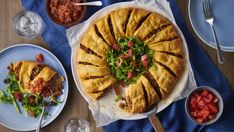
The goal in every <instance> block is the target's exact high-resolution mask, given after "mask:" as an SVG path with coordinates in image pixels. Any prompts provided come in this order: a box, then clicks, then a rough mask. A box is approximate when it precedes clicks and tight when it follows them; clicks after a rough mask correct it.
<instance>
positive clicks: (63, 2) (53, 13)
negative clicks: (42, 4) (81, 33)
mask: <svg viewBox="0 0 234 132" xmlns="http://www.w3.org/2000/svg"><path fill="white" fill-rule="evenodd" d="M82 2H85V0H46V11H47V14H48V16H49V18H50V19H51V20H52V21H53V22H55V23H56V24H59V25H62V26H65V27H71V26H73V25H75V24H78V23H80V22H81V21H82V19H83V18H84V15H85V12H86V6H79V5H74V4H73V3H82Z"/></svg>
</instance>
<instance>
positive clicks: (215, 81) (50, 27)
mask: <svg viewBox="0 0 234 132" xmlns="http://www.w3.org/2000/svg"><path fill="white" fill-rule="evenodd" d="M89 1H93V0H89ZM102 1H103V7H104V6H107V5H110V4H112V3H116V2H121V1H125V0H102ZM21 2H22V4H23V6H24V8H25V10H31V11H34V12H36V13H38V14H39V15H40V16H41V17H42V19H43V20H44V23H45V30H44V32H43V33H42V37H43V39H44V40H45V42H46V43H47V44H48V46H49V48H50V49H51V51H52V52H53V53H54V54H55V55H56V56H57V57H58V58H59V59H60V61H61V62H62V63H63V64H64V65H65V67H66V69H67V70H68V71H70V65H71V64H70V55H71V49H70V47H69V44H68V40H67V38H66V28H64V27H62V26H59V25H57V24H55V23H53V22H52V21H51V20H50V19H49V18H48V16H47V13H46V9H45V0H30V1H29V0H21ZM169 2H170V5H171V9H172V12H173V14H174V17H175V20H176V22H177V25H178V26H179V27H180V29H181V30H182V32H183V34H184V36H185V39H186V41H187V44H188V48H189V54H190V63H191V66H192V69H193V72H194V75H195V79H196V82H197V85H198V86H202V85H206V86H211V87H214V88H215V89H216V90H217V91H218V92H219V93H220V94H221V96H222V98H223V101H224V111H223V114H222V116H221V118H220V119H219V120H218V121H217V122H216V123H214V124H212V125H209V126H200V125H196V124H194V123H193V122H192V121H190V120H189V118H188V117H187V115H186V113H185V108H184V103H185V99H182V100H179V101H177V102H175V103H172V104H171V105H170V106H169V107H167V108H166V109H165V110H163V111H162V112H160V113H158V114H157V115H158V116H159V119H160V120H161V122H162V124H163V126H164V127H165V129H166V130H167V131H172V132H175V131H180V132H182V131H211V132H214V131H234V126H233V124H234V112H233V111H234V103H232V101H233V100H234V94H233V92H232V90H231V88H230V87H229V85H228V82H227V80H226V79H225V77H224V76H223V74H222V73H221V72H220V71H219V69H218V68H217V67H216V66H215V65H214V64H213V63H212V62H211V60H210V59H209V57H208V56H207V55H206V53H205V52H204V51H203V49H202V48H201V47H200V45H199V44H197V43H196V42H195V40H194V39H193V37H192V36H191V35H190V33H189V32H188V31H187V29H186V26H185V23H184V21H183V18H182V16H181V15H180V11H179V9H178V7H177V5H176V0H169ZM101 8H102V7H92V8H88V9H87V14H86V18H85V19H84V20H86V19H87V18H89V17H90V16H91V15H92V14H93V13H94V12H96V11H97V10H99V9H101ZM103 128H104V130H105V131H110V132H115V131H116V132H119V131H121V132H125V131H127V132H132V131H134V132H143V131H147V132H148V131H153V128H152V126H151V124H150V122H149V120H148V119H141V120H134V121H127V120H119V121H116V122H114V123H111V124H110V125H108V126H105V127H103Z"/></svg>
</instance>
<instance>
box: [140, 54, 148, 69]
mask: <svg viewBox="0 0 234 132" xmlns="http://www.w3.org/2000/svg"><path fill="white" fill-rule="evenodd" d="M141 61H142V64H143V66H144V67H147V66H148V55H147V54H144V55H142V56H141Z"/></svg>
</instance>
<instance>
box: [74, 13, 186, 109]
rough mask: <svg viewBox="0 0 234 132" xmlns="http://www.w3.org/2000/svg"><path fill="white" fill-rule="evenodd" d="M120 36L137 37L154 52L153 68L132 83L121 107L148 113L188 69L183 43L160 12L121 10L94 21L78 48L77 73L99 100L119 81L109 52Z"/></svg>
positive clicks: (86, 88) (89, 92)
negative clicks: (108, 58) (111, 65)
mask: <svg viewBox="0 0 234 132" xmlns="http://www.w3.org/2000/svg"><path fill="white" fill-rule="evenodd" d="M120 37H122V38H123V37H134V38H137V39H139V40H141V41H143V42H144V43H145V44H146V45H147V46H148V47H149V48H150V49H151V50H152V51H153V65H152V66H151V67H149V68H148V69H147V72H146V73H143V74H142V75H140V76H139V77H138V79H137V81H136V82H135V83H132V84H129V85H128V86H127V87H126V88H127V92H126V93H124V95H123V98H124V101H123V102H122V103H120V106H119V107H120V108H121V109H122V110H124V111H126V112H129V113H141V112H145V111H148V110H149V109H150V108H151V107H153V106H154V105H155V104H156V103H157V102H159V101H160V100H161V99H164V98H166V97H167V96H168V95H169V94H170V93H171V91H172V89H173V88H174V87H175V85H176V84H177V82H178V81H179V79H180V77H181V75H182V73H183V71H184V69H185V63H186V62H185V57H184V48H183V43H182V40H181V38H180V35H179V34H178V33H177V31H176V29H175V27H174V26H173V24H172V23H171V22H170V21H169V20H168V19H166V18H165V17H163V16H161V15H160V14H158V13H156V12H150V11H147V10H144V9H140V8H121V9H118V10H114V11H111V12H110V13H109V14H107V15H105V16H104V17H102V18H100V19H98V20H97V21H96V22H94V23H93V24H92V25H91V26H90V27H89V29H88V30H87V31H86V33H85V34H84V36H82V39H81V42H80V47H79V48H78V49H77V55H76V65H77V69H78V70H77V72H78V73H77V74H78V75H79V78H80V80H81V83H82V85H83V88H84V90H85V91H86V93H88V95H90V97H92V98H93V99H94V100H97V99H98V98H100V97H101V96H103V94H104V93H105V92H106V91H107V90H108V89H109V88H112V87H113V86H114V85H115V84H116V83H118V81H119V80H117V78H116V77H115V76H114V75H112V73H111V70H110V67H109V65H108V62H107V52H108V51H109V50H110V49H112V48H113V47H112V46H113V45H114V44H117V40H118V38H120Z"/></svg>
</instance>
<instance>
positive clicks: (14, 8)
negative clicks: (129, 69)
mask: <svg viewBox="0 0 234 132" xmlns="http://www.w3.org/2000/svg"><path fill="white" fill-rule="evenodd" d="M187 1H188V0H177V3H178V5H179V7H180V9H181V12H182V14H183V16H184V19H185V21H186V24H187V27H188V29H189V30H190V32H191V33H192V34H193V36H194V37H195V38H196V40H197V41H198V42H199V44H200V45H201V46H202V47H203V48H204V50H205V51H206V52H207V54H208V55H209V56H210V58H211V59H212V60H213V62H214V63H215V64H216V65H217V66H218V67H219V69H220V70H221V71H222V72H223V74H224V75H225V76H226V78H227V79H228V81H229V82H230V85H231V86H232V87H233V86H234V81H233V79H234V70H233V65H234V61H233V60H232V59H234V53H225V54H224V56H225V59H226V62H225V64H223V65H219V64H218V62H217V59H216V51H215V50H214V49H212V48H210V47H208V46H207V45H205V44H204V43H203V42H202V41H201V40H199V39H198V37H197V36H196V34H195V33H194V31H193V30H192V28H191V25H190V23H189V19H188V12H187ZM20 10H23V7H22V5H21V3H20V0H0V50H2V49H4V48H6V47H8V46H10V45H15V44H18V43H32V44H36V45H40V46H42V47H44V48H47V49H48V47H47V45H46V44H45V42H44V41H43V39H42V38H36V39H32V40H26V39H23V38H20V37H19V36H17V35H16V33H15V32H14V30H13V27H12V19H13V16H14V15H15V14H16V13H17V12H19V11H20ZM207 74H208V73H207ZM68 76H69V85H70V87H69V97H68V100H67V103H66V105H65V107H64V109H63V111H62V112H61V114H60V115H59V116H58V117H57V118H56V119H55V121H53V122H52V123H51V124H49V125H48V126H46V127H44V128H42V130H41V131H42V132H54V131H56V132H62V131H64V125H65V124H66V122H67V121H68V120H69V119H71V118H84V119H87V120H88V121H89V122H90V124H91V129H92V131H94V132H99V131H103V130H102V128H96V125H95V121H94V120H93V117H92V114H91V112H90V111H89V109H88V104H87V103H86V102H85V100H84V99H83V97H82V96H81V95H80V93H79V92H78V90H77V88H76V86H75V83H74V81H73V78H72V76H71V75H68ZM12 131H13V130H10V129H8V128H6V127H4V126H1V125H0V132H12Z"/></svg>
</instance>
